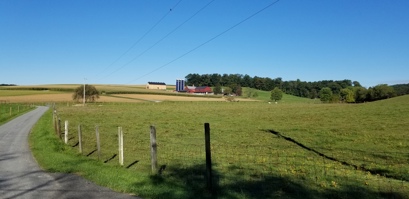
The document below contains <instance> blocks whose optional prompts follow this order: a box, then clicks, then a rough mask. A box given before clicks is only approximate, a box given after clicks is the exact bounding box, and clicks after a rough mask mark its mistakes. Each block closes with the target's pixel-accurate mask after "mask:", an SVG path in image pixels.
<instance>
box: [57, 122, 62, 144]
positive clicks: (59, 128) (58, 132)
mask: <svg viewBox="0 0 409 199" xmlns="http://www.w3.org/2000/svg"><path fill="white" fill-rule="evenodd" d="M57 134H58V137H59V138H60V139H61V138H62V137H61V119H60V118H58V124H57Z"/></svg>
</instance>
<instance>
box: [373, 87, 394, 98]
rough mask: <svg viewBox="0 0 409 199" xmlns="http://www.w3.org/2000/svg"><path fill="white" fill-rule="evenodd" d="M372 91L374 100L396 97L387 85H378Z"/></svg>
mask: <svg viewBox="0 0 409 199" xmlns="http://www.w3.org/2000/svg"><path fill="white" fill-rule="evenodd" d="M373 91H374V93H373V94H374V100H381V99H387V98H391V97H395V96H396V93H395V90H394V89H393V88H392V87H390V86H388V85H387V84H379V85H377V86H375V87H373Z"/></svg>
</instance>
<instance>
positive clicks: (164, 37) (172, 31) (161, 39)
mask: <svg viewBox="0 0 409 199" xmlns="http://www.w3.org/2000/svg"><path fill="white" fill-rule="evenodd" d="M213 1H215V0H212V1H210V2H209V3H207V4H206V5H204V6H203V7H202V8H200V9H199V10H198V11H197V12H196V13H194V14H193V15H192V16H190V17H189V18H188V19H186V20H185V21H183V22H182V23H181V24H179V25H178V26H177V27H176V28H174V29H173V30H171V31H170V32H169V33H168V34H166V35H165V36H163V37H162V38H160V39H159V40H158V41H157V42H155V43H154V44H153V45H151V46H150V47H148V48H147V49H146V50H144V51H143V52H142V53H140V54H139V55H137V56H136V57H134V58H133V59H132V60H130V61H129V62H127V63H126V64H124V65H122V66H121V67H120V68H118V69H117V70H115V71H113V72H112V73H110V74H109V75H108V76H110V75H112V74H114V73H116V72H118V71H119V70H121V69H123V68H124V67H125V66H127V65H129V64H130V63H132V62H134V61H135V60H136V59H137V58H139V57H141V56H142V55H143V54H145V53H146V52H148V51H149V50H150V49H152V48H153V47H155V46H156V45H158V44H159V43H160V42H162V41H163V40H164V39H166V38H167V37H169V36H170V35H171V34H172V33H174V32H175V31H176V30H178V29H179V28H180V27H182V26H183V25H184V24H185V23H187V22H188V21H190V20H191V19H192V18H193V17H195V16H196V15H197V14H199V13H200V12H201V11H202V10H204V9H205V8H206V7H207V6H209V5H210V4H211V3H212V2H213ZM108 76H107V77H108Z"/></svg>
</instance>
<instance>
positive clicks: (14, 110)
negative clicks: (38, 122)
mask: <svg viewBox="0 0 409 199" xmlns="http://www.w3.org/2000/svg"><path fill="white" fill-rule="evenodd" d="M32 109H33V106H31V105H29V104H17V103H8V102H7V103H5V102H2V101H0V125H1V124H4V123H6V122H7V121H10V120H11V119H13V118H15V117H18V116H19V115H22V114H24V113H26V112H28V111H30V110H32Z"/></svg>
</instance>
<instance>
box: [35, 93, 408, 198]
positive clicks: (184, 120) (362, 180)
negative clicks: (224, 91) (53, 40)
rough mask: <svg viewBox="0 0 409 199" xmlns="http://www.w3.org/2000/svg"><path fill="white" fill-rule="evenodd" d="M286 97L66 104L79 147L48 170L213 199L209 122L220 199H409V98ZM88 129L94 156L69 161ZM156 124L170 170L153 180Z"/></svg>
mask: <svg viewBox="0 0 409 199" xmlns="http://www.w3.org/2000/svg"><path fill="white" fill-rule="evenodd" d="M284 97H288V99H289V100H288V101H287V102H288V103H285V101H284V99H285V98H283V102H281V103H278V104H268V103H265V102H244V101H240V102H238V103H228V102H196V101H189V102H172V101H167V102H162V103H151V102H144V103H119V104H118V103H114V104H112V103H104V104H94V105H88V106H86V107H75V106H66V105H65V104H61V105H60V106H57V110H58V113H59V116H60V117H61V119H62V120H69V123H70V128H71V129H73V130H72V131H74V133H73V134H72V135H71V136H70V138H71V139H70V141H69V146H71V147H61V146H60V147H57V148H58V149H59V150H60V152H59V153H58V154H59V155H58V157H59V158H57V159H60V158H61V161H60V163H58V161H56V158H52V159H51V160H50V161H51V163H48V164H47V163H44V164H45V165H46V166H44V167H45V168H48V169H50V170H52V171H64V172H74V173H79V174H81V175H83V176H85V177H87V178H90V179H92V180H94V181H97V182H98V183H100V184H101V185H104V186H110V187H113V188H114V189H115V190H118V191H123V192H128V193H134V194H136V195H139V196H141V197H144V198H208V197H210V195H209V194H208V193H207V192H206V191H205V190H206V189H205V180H204V176H203V174H204V163H205V162H204V135H203V123H205V122H209V123H210V126H211V142H212V144H211V146H212V156H213V168H214V173H215V176H216V177H215V178H216V179H215V184H216V188H215V189H216V192H217V196H218V197H219V198H277V197H279V198H408V195H409V184H408V182H407V181H408V180H409V173H408V171H409V166H408V164H407V163H408V157H409V143H407V142H405V140H407V138H408V135H407V129H409V121H408V120H407V119H405V118H408V116H409V96H403V97H398V98H393V99H388V100H384V101H378V102H373V103H366V104H320V103H315V102H314V101H313V100H309V99H298V98H295V97H294V98H292V97H291V96H284ZM290 99H291V100H290ZM289 102H291V103H289ZM49 117H50V115H49V116H48V119H49ZM46 119H47V117H46ZM78 124H82V126H83V127H82V128H83V130H84V147H85V148H84V153H83V155H82V156H77V155H69V154H75V153H76V152H75V151H76V150H77V149H76V148H75V147H72V146H75V145H76V143H77V141H78V138H77V136H76V127H77V125H78ZM96 125H98V126H99V131H100V133H101V150H102V154H101V155H102V156H101V160H99V161H96V159H97V155H96V153H95V152H94V151H95V149H96V144H95V126H96ZM150 125H155V126H156V128H157V139H158V151H159V157H158V161H159V164H160V166H162V168H164V169H163V171H162V174H161V175H160V176H149V173H150V151H149V126H150ZM51 126H52V125H51V122H50V121H47V122H46V125H45V126H44V128H45V129H48V130H49V131H51V130H50V128H51ZM118 126H121V127H122V128H123V130H124V133H125V166H124V167H119V166H117V161H118V157H117V156H116V154H117V153H118V152H117V138H116V136H117V127H118ZM64 154H65V155H66V156H67V157H69V159H70V160H66V159H65V157H64V156H65V155H64ZM54 156H57V155H53V156H52V157H54ZM84 156H85V157H86V158H85V159H88V160H89V159H90V160H91V161H87V160H84ZM36 157H37V156H36ZM40 159H41V158H40ZM45 159H46V158H45ZM46 161H47V160H39V162H40V163H42V162H46ZM67 161H68V162H72V163H69V164H67ZM78 161H80V164H79V163H78ZM61 162H65V163H66V164H63V165H61ZM88 162H91V163H88ZM103 162H106V163H103ZM95 168H100V169H101V172H95Z"/></svg>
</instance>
